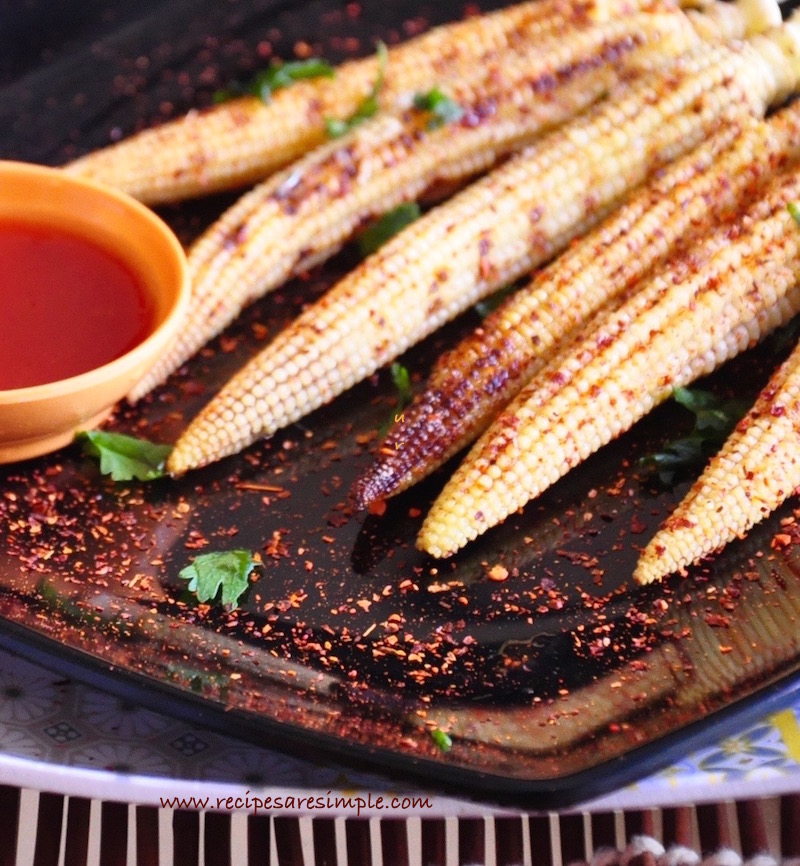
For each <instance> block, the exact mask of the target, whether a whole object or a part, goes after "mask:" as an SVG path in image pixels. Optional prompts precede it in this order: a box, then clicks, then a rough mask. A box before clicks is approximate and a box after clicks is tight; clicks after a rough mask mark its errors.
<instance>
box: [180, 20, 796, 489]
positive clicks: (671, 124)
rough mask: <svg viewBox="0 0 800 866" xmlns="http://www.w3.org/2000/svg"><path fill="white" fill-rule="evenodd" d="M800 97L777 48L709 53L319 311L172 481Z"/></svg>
mask: <svg viewBox="0 0 800 866" xmlns="http://www.w3.org/2000/svg"><path fill="white" fill-rule="evenodd" d="M794 84H795V70H794V69H793V68H792V65H791V63H790V60H789V54H788V52H787V53H784V51H783V50H781V48H780V47H779V45H778V41H777V40H776V39H774V38H773V39H769V38H766V37H761V36H757V37H753V41H752V43H737V44H736V45H732V46H730V47H726V46H723V45H716V46H703V47H702V49H701V50H697V51H695V52H692V53H691V54H688V55H685V56H683V57H681V58H679V59H678V60H676V61H674V62H673V63H670V64H668V66H667V68H666V70H665V71H659V72H656V73H651V74H648V75H645V76H643V78H642V79H641V80H638V81H637V82H635V83H634V84H632V85H631V86H629V87H626V88H621V89H620V91H619V92H618V93H617V94H616V95H615V96H614V97H613V98H611V99H609V100H607V101H605V102H603V103H600V104H598V105H597V106H595V107H594V108H592V109H590V110H589V111H588V112H587V113H586V114H584V115H581V116H580V117H579V118H577V119H576V120H574V121H572V122H570V123H568V124H566V125H565V126H563V127H561V128H559V129H558V130H556V131H554V132H551V133H549V134H548V135H546V136H545V137H544V138H543V139H541V140H540V141H539V142H538V143H537V144H536V145H533V146H532V147H530V148H529V149H527V150H526V151H523V153H522V154H520V155H519V156H517V157H514V158H512V159H511V160H509V161H508V162H507V163H506V164H505V165H503V166H501V167H500V168H499V169H495V170H494V171H493V172H491V173H490V174H489V175H487V176H486V177H485V178H482V179H481V180H479V181H477V182H475V183H474V184H472V185H471V186H470V187H468V188H467V189H466V190H464V191H463V192H461V193H459V194H458V195H456V196H455V197H454V198H452V199H451V200H450V201H449V202H447V203H446V204H444V205H442V206H440V207H438V208H435V209H434V210H432V211H431V212H430V213H428V214H427V215H426V216H425V217H423V218H422V219H420V220H418V221H417V222H416V223H413V224H412V225H411V226H409V227H408V228H407V229H406V230H405V231H403V232H401V233H400V234H399V235H398V236H396V237H395V238H394V239H393V240H391V241H390V242H389V243H387V244H386V245H385V246H384V247H383V248H382V249H380V250H379V251H378V252H377V253H376V254H375V255H373V256H372V257H370V258H369V259H368V260H367V261H366V262H364V263H363V265H362V266H360V267H359V268H357V269H356V270H355V271H353V272H352V273H351V274H349V275H348V276H347V277H345V278H344V279H343V280H342V281H341V282H340V283H338V284H337V285H336V286H334V288H333V289H331V290H330V291H329V292H328V293H327V294H326V295H325V296H324V297H323V298H322V299H321V300H320V301H319V302H317V303H316V304H314V305H312V306H311V307H309V309H308V310H306V311H305V312H304V313H303V314H302V315H301V316H300V317H299V318H298V319H297V320H296V321H295V323H294V324H292V325H291V326H289V327H288V328H287V329H285V330H284V331H283V332H282V333H281V334H279V335H278V337H277V338H276V339H275V340H274V341H273V342H272V343H271V344H270V345H269V346H267V348H266V349H264V350H263V351H262V352H261V353H260V354H259V355H257V356H256V357H255V358H254V359H253V360H252V361H251V362H250V363H248V364H247V365H245V367H244V368H243V369H242V370H241V371H240V372H239V373H238V374H236V375H235V376H234V377H233V378H232V379H231V380H230V381H229V382H228V383H227V384H226V385H225V386H224V387H223V389H222V390H221V391H220V393H219V394H218V395H217V396H216V397H215V398H214V399H213V400H212V401H211V403H210V404H209V405H208V406H206V407H205V408H204V409H203V410H202V411H201V413H200V414H199V415H198V416H197V418H195V419H194V421H192V423H191V424H190V425H189V427H188V429H187V430H186V431H185V433H184V434H183V436H181V437H180V439H179V441H178V443H177V444H176V446H175V449H174V450H173V452H172V454H171V456H170V460H169V463H168V469H169V471H170V472H172V473H173V474H181V473H183V472H185V471H187V470H189V469H191V468H195V467H198V466H202V465H205V464H207V463H211V462H213V461H215V460H218V459H220V458H222V457H225V456H227V455H229V454H233V453H236V452H237V451H240V450H241V449H242V448H244V447H246V446H247V445H249V444H251V443H252V442H254V441H255V440H257V439H258V438H260V437H262V436H265V435H269V434H271V433H273V432H274V431H275V430H277V429H279V428H280V427H283V426H285V425H286V424H289V423H291V422H292V421H294V420H297V419H298V418H300V417H302V416H303V415H305V414H307V413H308V412H310V411H312V410H313V409H315V408H317V407H318V406H321V405H322V404H324V403H327V402H329V401H330V400H332V399H333V398H334V397H335V396H337V395H338V394H340V393H342V392H343V391H344V390H346V389H347V388H349V387H350V386H352V385H353V384H355V383H356V382H358V381H360V380H361V379H363V378H365V377H366V376H369V375H370V374H371V373H372V372H373V371H375V370H376V369H378V368H379V367H380V366H382V365H383V364H385V363H387V362H388V361H390V360H392V359H393V358H395V357H397V355H399V354H400V353H401V352H403V351H404V350H405V349H406V348H408V347H409V346H410V345H413V344H414V343H416V342H417V341H419V340H421V339H423V338H424V337H425V336H427V335H428V334H429V333H431V332H432V331H433V330H435V329H436V328H437V327H439V326H440V325H441V324H443V323H444V322H445V321H447V320H448V319H451V318H453V317H454V316H455V315H457V314H458V313H459V312H461V311H463V310H464V309H466V308H467V307H468V306H469V305H471V304H473V303H474V302H475V301H476V300H478V299H479V298H480V297H483V296H485V295H486V294H488V293H489V292H491V291H493V290H494V289H496V288H498V287H499V286H501V285H504V284H505V283H507V282H509V281H510V280H514V279H516V278H517V277H519V276H521V275H522V274H523V273H525V272H527V271H530V270H531V269H532V268H533V267H535V266H536V265H537V264H540V263H541V262H543V261H544V260H546V259H548V258H550V257H551V256H552V255H553V254H554V253H556V252H557V251H559V250H560V249H563V247H564V246H565V245H566V244H567V243H568V242H569V241H570V240H571V239H572V238H574V237H576V236H578V235H580V234H581V233H583V232H584V231H585V230H586V229H587V228H588V227H589V226H591V225H592V224H594V223H596V222H597V221H598V220H599V219H600V218H601V217H602V216H604V215H605V213H606V212H607V211H608V210H609V209H610V208H611V207H612V206H613V205H615V204H616V203H617V202H618V201H619V200H620V198H621V197H622V196H623V195H624V194H625V193H626V192H627V191H628V190H630V189H631V188H632V187H633V186H634V185H636V184H638V183H641V182H642V181H643V180H644V179H645V178H646V177H647V175H648V174H649V173H650V172H651V171H653V170H654V169H656V168H657V167H658V166H659V165H662V164H664V163H666V162H668V161H670V160H671V159H674V158H675V157H677V156H678V155H680V154H681V153H684V152H686V151H687V150H689V149H691V148H692V147H694V146H695V145H696V144H698V143H699V141H700V140H701V139H703V138H705V137H706V136H707V135H709V134H710V133H711V132H712V131H713V130H714V129H715V128H716V126H717V125H718V124H719V123H720V122H721V121H722V120H723V119H724V118H725V117H726V116H730V115H731V114H736V113H738V112H741V111H748V112H750V113H753V114H761V113H763V112H764V110H765V109H766V106H767V104H768V103H769V102H770V101H771V100H772V99H775V98H779V97H780V96H783V95H785V94H786V93H787V92H788V91H790V90H791V88H792V87H793V86H794Z"/></svg>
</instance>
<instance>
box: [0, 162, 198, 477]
mask: <svg viewBox="0 0 800 866" xmlns="http://www.w3.org/2000/svg"><path fill="white" fill-rule="evenodd" d="M4 221H5V223H6V224H9V223H14V222H23V223H25V224H28V225H33V226H42V227H43V229H44V230H47V229H48V228H50V229H51V230H53V231H58V230H60V231H62V232H69V233H71V234H72V235H76V236H78V237H80V238H84V239H86V240H87V241H88V242H89V243H91V244H93V245H94V246H95V247H99V248H101V249H102V250H105V251H107V252H108V253H109V254H110V255H112V256H113V257H115V258H116V259H117V260H118V261H120V262H121V263H122V264H123V265H124V266H126V267H127V269H128V270H129V271H130V272H131V273H132V274H133V275H134V277H135V278H136V281H137V282H138V284H139V286H140V287H141V289H142V291H143V294H144V296H145V298H146V299H147V302H148V305H149V307H150V309H151V310H152V315H151V316H150V320H151V323H150V325H148V328H147V332H146V333H145V334H144V335H143V338H142V339H141V341H140V342H138V343H137V344H136V345H135V346H133V348H130V349H129V350H128V351H126V352H125V353H124V354H123V355H121V356H119V357H117V358H115V359H114V360H112V361H110V362H108V363H105V364H103V365H102V366H99V367H96V368H95V369H92V370H89V371H88V372H82V373H80V374H78V375H74V376H71V377H70V378H64V379H61V380H60V381H55V382H48V383H47V384H43V385H33V386H30V387H24V388H13V389H11V390H0V463H9V462H13V461H16V460H23V459H26V458H29V457H36V456H39V455H41V454H46V453H48V452H50V451H54V450H56V449H57V448H61V447H62V446H64V445H66V444H68V443H69V442H71V441H72V440H73V438H74V436H75V434H76V433H77V432H78V431H80V430H87V429H90V428H92V427H96V426H97V425H98V424H100V422H102V421H103V420H104V419H105V418H106V417H107V416H108V415H109V414H110V413H111V410H112V409H113V407H114V405H115V404H116V403H117V402H118V401H119V400H121V399H122V398H123V397H124V396H125V394H127V393H128V392H129V391H130V389H131V387H132V386H133V385H134V384H135V383H136V382H137V381H138V380H139V379H140V378H141V377H142V376H143V375H144V374H145V373H146V372H147V371H148V370H149V368H150V367H151V366H152V365H153V364H154V363H155V361H156V360H157V359H158V358H159V357H160V356H161V355H162V354H163V353H164V351H165V350H166V349H167V348H168V346H169V344H170V343H171V341H172V340H173V339H174V337H175V335H176V334H177V332H178V329H179V328H180V327H181V324H182V321H183V318H184V315H185V312H186V308H187V306H188V303H189V283H188V277H187V271H186V257H185V255H184V252H183V249H182V248H181V245H180V243H179V242H178V239H177V238H176V237H175V235H174V234H173V233H172V231H171V230H170V229H169V227H168V226H167V225H166V224H165V223H164V222H163V221H162V220H161V219H159V217H157V216H156V215H155V214H154V213H153V212H152V211H151V210H149V209H148V208H146V207H144V206H143V205H141V204H139V202H137V201H135V200H134V199H132V198H130V197H128V196H126V195H122V194H120V193H118V192H115V191H114V190H111V189H108V188H105V187H102V186H100V185H98V184H95V183H92V182H90V181H86V180H82V179H80V178H76V177H72V176H68V175H66V174H64V173H62V172H60V171H59V170H58V169H54V168H44V167H42V166H36V165H30V164H27V163H20V162H11V161H2V160H0V228H2V223H3V222H4ZM0 315H2V299H1V298H0ZM75 339H76V340H86V339H91V335H88V334H80V333H77V334H75ZM45 349H46V347H43V350H45Z"/></svg>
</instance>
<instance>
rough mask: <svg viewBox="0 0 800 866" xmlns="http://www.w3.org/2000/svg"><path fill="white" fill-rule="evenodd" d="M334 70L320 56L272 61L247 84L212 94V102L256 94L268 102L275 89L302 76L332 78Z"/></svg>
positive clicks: (287, 84)
mask: <svg viewBox="0 0 800 866" xmlns="http://www.w3.org/2000/svg"><path fill="white" fill-rule="evenodd" d="M335 74H336V70H335V69H334V68H333V66H331V64H330V63H328V61H327V60H323V59H322V58H320V57H309V58H307V59H306V60H290V61H289V62H288V63H280V62H275V63H273V64H272V65H271V66H270V67H269V68H268V69H265V70H263V71H262V72H259V73H258V74H257V75H256V76H255V77H254V78H253V80H252V81H250V82H249V83H248V84H244V85H241V84H234V85H233V86H231V87H229V88H226V89H225V90H218V91H217V92H216V93H215V94H214V97H213V99H214V102H215V103H217V104H219V103H222V102H227V101H228V100H229V99H235V98H236V97H237V96H246V95H249V96H257V97H258V98H259V99H260V100H261V101H262V102H269V101H270V99H271V98H272V94H273V93H275V91H276V90H282V89H283V88H284V87H289V86H290V85H291V84H293V83H294V82H295V81H300V80H302V79H304V78H333V77H334V75H335Z"/></svg>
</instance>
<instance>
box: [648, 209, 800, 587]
mask: <svg viewBox="0 0 800 866" xmlns="http://www.w3.org/2000/svg"><path fill="white" fill-rule="evenodd" d="M787 231H794V232H800V228H798V226H797V225H789V226H788V227H787ZM798 488H800V347H798V348H797V349H795V350H794V352H793V353H792V354H791V355H790V356H789V358H788V359H787V360H786V361H785V362H784V363H783V364H782V365H781V366H780V368H779V369H778V371H777V372H776V373H775V375H774V376H773V377H772V378H771V379H770V381H769V383H768V384H767V386H766V387H765V388H764V390H763V391H762V392H761V394H760V395H759V396H758V399H757V400H756V403H755V405H754V406H753V408H752V409H751V410H750V412H749V413H748V414H747V415H746V416H745V418H744V419H743V420H742V421H741V422H740V423H739V425H738V426H737V428H736V429H735V430H734V432H733V433H732V434H731V435H730V436H729V437H728V439H727V441H726V442H725V444H724V445H723V447H722V449H721V450H720V451H719V453H718V454H716V455H715V456H714V457H713V458H712V459H711V461H710V463H709V464H708V466H707V467H706V469H705V470H704V472H703V474H702V475H701V476H700V478H699V479H698V480H697V482H696V483H695V484H694V485H693V486H692V489H691V490H690V491H689V493H688V494H687V496H686V498H685V499H684V500H683V501H682V502H681V503H680V504H679V505H678V507H677V508H676V509H675V511H674V512H673V513H672V514H671V515H670V516H669V517H668V518H667V520H666V521H665V522H664V525H663V526H662V527H661V529H659V531H658V532H657V533H656V534H655V536H654V537H653V538H652V540H651V541H650V542H649V544H648V545H647V546H646V547H645V549H644V551H643V552H642V555H641V557H640V559H639V563H638V565H637V567H636V571H635V572H634V578H635V579H636V581H637V582H638V583H651V582H652V581H654V580H661V578H663V577H666V576H667V575H668V574H671V573H673V572H676V571H681V570H682V569H684V568H685V567H686V566H688V565H690V564H691V563H693V562H697V561H698V560H700V559H702V558H703V557H704V556H708V555H709V554H711V553H714V552H715V551H717V550H719V549H720V548H722V547H724V546H725V545H726V544H727V543H728V542H729V541H732V540H733V539H734V538H737V537H741V536H743V535H744V534H745V533H746V532H747V531H748V530H749V529H750V528H751V527H753V526H755V525H756V524H757V523H758V522H760V521H761V520H763V519H764V518H765V517H768V516H769V515H770V514H771V513H772V512H773V511H775V509H776V508H778V507H779V506H780V505H782V504H783V503H784V502H785V501H786V500H787V499H788V498H789V497H790V496H791V495H792V494H793V493H795V492H796V491H797V490H798Z"/></svg>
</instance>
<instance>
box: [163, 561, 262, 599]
mask: <svg viewBox="0 0 800 866" xmlns="http://www.w3.org/2000/svg"><path fill="white" fill-rule="evenodd" d="M255 564H256V563H255V560H254V559H253V555H252V553H250V551H249V550H223V551H212V552H210V553H201V554H200V555H199V556H196V557H195V558H194V561H193V562H192V563H191V565H187V566H186V567H185V568H182V569H181V570H180V572H179V573H178V574H179V577H182V578H183V579H184V580H188V581H189V590H190V591H191V592H193V593H195V595H196V596H197V600H198V601H200V602H207V601H213V600H214V599H215V598H216V597H217V594H218V593H220V590H221V599H220V601H221V603H222V604H223V605H224V606H225V607H227V608H234V607H236V605H237V604H238V602H239V599H240V598H241V596H242V595H243V594H244V592H245V590H246V589H247V587H248V586H249V585H250V580H249V578H250V572H252V570H253V568H254V567H255Z"/></svg>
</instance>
